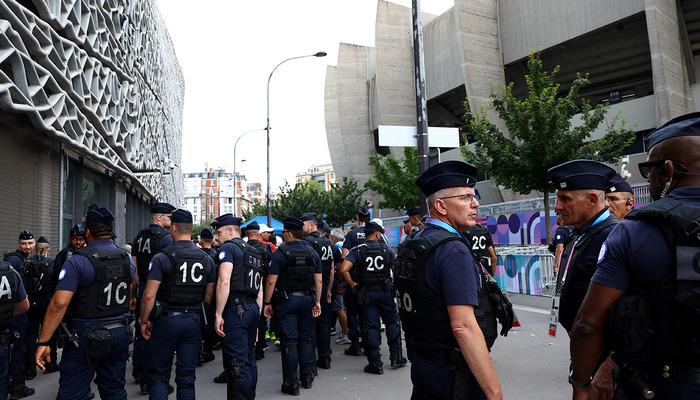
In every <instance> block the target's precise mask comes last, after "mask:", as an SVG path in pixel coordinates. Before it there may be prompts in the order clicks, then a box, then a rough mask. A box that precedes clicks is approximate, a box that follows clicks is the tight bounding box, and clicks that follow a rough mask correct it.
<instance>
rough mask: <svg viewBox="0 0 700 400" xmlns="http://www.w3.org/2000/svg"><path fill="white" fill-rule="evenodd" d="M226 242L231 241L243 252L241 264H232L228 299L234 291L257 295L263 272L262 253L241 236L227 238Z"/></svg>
mask: <svg viewBox="0 0 700 400" xmlns="http://www.w3.org/2000/svg"><path fill="white" fill-rule="evenodd" d="M226 243H232V244H234V245H236V246H238V248H239V249H241V251H242V252H243V265H234V266H233V272H231V290H230V292H229V299H231V297H232V296H233V294H234V293H245V294H248V295H251V296H257V295H258V292H259V291H260V285H261V284H262V277H263V275H264V273H265V266H264V265H263V255H262V254H261V253H260V251H259V250H258V249H256V248H255V247H253V246H251V245H249V244H248V243H246V242H245V241H244V240H243V239H241V238H235V239H232V240H227V241H226Z"/></svg>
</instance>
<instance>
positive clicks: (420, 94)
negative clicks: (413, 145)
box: [412, 0, 430, 215]
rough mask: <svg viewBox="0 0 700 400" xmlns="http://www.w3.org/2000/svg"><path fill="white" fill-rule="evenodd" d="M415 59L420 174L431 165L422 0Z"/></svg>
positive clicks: (416, 12) (416, 15)
mask: <svg viewBox="0 0 700 400" xmlns="http://www.w3.org/2000/svg"><path fill="white" fill-rule="evenodd" d="M412 11H413V61H414V66H415V78H416V79H415V82H416V135H417V137H416V142H417V144H418V161H419V174H422V173H423V172H425V170H427V169H428V167H430V160H429V158H428V155H429V152H430V147H429V144H428V100H427V98H426V93H425V57H424V55H423V24H422V23H421V16H420V0H413V10H412ZM427 211H428V210H427V207H426V204H425V196H423V195H422V194H421V213H422V214H423V215H425V214H427Z"/></svg>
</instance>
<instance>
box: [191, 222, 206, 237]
mask: <svg viewBox="0 0 700 400" xmlns="http://www.w3.org/2000/svg"><path fill="white" fill-rule="evenodd" d="M205 228H211V227H210V226H209V222H202V223H199V224H195V225H192V239H197V238H198V237H199V234H200V233H201V232H202V231H203V230H204V229H205Z"/></svg>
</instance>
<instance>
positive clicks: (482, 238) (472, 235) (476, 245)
mask: <svg viewBox="0 0 700 400" xmlns="http://www.w3.org/2000/svg"><path fill="white" fill-rule="evenodd" d="M487 233H488V231H486V229H485V228H483V227H482V228H479V227H475V228H473V229H470V230H469V232H468V234H469V243H470V244H471V246H470V247H469V248H470V249H471V251H472V254H474V258H476V259H477V261H480V260H481V259H482V258H487V257H488V256H489V253H488V250H487V249H486V243H487V242H488V237H487Z"/></svg>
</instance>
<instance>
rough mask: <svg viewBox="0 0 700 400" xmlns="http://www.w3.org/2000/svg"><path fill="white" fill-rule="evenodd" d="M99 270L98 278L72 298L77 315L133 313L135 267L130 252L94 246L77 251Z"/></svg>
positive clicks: (89, 317)
mask: <svg viewBox="0 0 700 400" xmlns="http://www.w3.org/2000/svg"><path fill="white" fill-rule="evenodd" d="M75 254H80V255H82V256H84V257H85V258H87V259H88V260H89V261H90V263H91V264H92V267H93V268H94V269H95V281H94V282H93V283H92V285H90V286H89V287H79V288H78V291H77V292H76V293H75V295H74V296H73V300H72V301H71V306H70V307H71V316H72V317H73V318H85V319H93V318H107V317H115V316H119V315H123V314H127V313H128V312H129V286H130V285H131V266H130V264H129V255H128V254H127V253H126V252H125V251H124V250H121V249H116V248H115V249H98V248H95V247H92V246H88V247H83V248H82V249H79V250H76V251H75Z"/></svg>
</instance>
